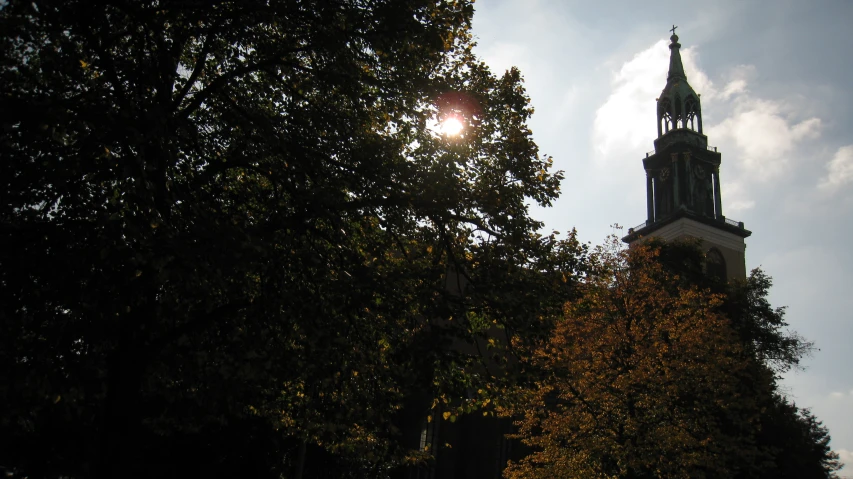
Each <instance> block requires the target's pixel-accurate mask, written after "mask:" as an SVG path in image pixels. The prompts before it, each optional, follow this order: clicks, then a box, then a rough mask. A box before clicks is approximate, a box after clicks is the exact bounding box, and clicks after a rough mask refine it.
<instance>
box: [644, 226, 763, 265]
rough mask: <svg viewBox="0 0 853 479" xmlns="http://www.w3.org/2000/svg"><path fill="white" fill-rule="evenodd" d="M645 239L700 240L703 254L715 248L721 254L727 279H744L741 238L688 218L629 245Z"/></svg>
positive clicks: (744, 252)
mask: <svg viewBox="0 0 853 479" xmlns="http://www.w3.org/2000/svg"><path fill="white" fill-rule="evenodd" d="M646 238H660V239H662V240H665V241H673V240H677V239H684V238H698V239H700V240H702V250H703V251H704V252H706V253H707V252H708V251H710V250H711V249H712V248H716V249H717V250H718V251H719V252H720V253H721V254H722V257H723V259H724V260H725V269H726V277H727V279H730V280H731V279H746V242H744V239H743V237H741V236H738V235H736V234H733V233H730V232H728V231H724V230H722V229H719V228H716V227H714V226H710V225H708V224H705V223H701V222H699V221H696V220H692V219H690V218H679V219H677V220H675V221H673V222H671V223H669V224H667V225H665V226H662V227H660V228H657V229H655V230H653V231H651V232H650V233H649V234H648V235H647V236H642V237H638V238H636V239H634V240H633V241H631V242H630V244H632V245H633V244H637V243H641V242H642V241H643V240H644V239H646Z"/></svg>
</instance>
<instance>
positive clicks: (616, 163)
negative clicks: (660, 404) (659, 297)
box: [473, 0, 853, 478]
mask: <svg viewBox="0 0 853 479" xmlns="http://www.w3.org/2000/svg"><path fill="white" fill-rule="evenodd" d="M475 7H476V14H475V15H474V26H473V33H474V35H475V38H476V40H477V42H478V47H477V49H476V52H477V53H478V55H479V56H480V58H481V59H482V60H483V61H485V62H486V64H488V65H489V66H490V67H491V68H492V70H493V71H494V72H495V73H498V74H501V73H503V72H504V71H505V70H506V69H508V68H510V67H513V66H515V67H518V68H519V69H520V70H521V73H522V74H523V76H524V78H525V86H526V88H527V92H528V95H529V96H530V98H531V103H532V106H533V107H534V109H535V113H534V115H533V117H532V119H531V120H530V122H529V125H530V127H531V129H532V131H533V138H534V139H535V140H536V143H537V144H538V145H539V148H540V153H542V154H547V155H550V156H552V157H553V158H554V163H555V168H556V169H558V170H563V171H564V172H565V175H566V178H565V180H564V181H563V183H562V186H561V191H562V195H561V197H560V199H559V200H558V201H557V202H556V203H555V204H554V205H553V207H552V208H549V209H539V208H535V209H534V211H533V214H534V217H536V218H538V219H540V220H542V221H544V222H545V229H546V231H551V230H558V231H562V232H566V231H569V230H571V229H572V228H577V229H578V232H579V234H580V237H581V239H583V240H584V241H588V242H591V243H592V244H600V243H602V242H603V241H604V239H605V237H606V236H607V235H609V234H612V233H617V234H620V235H623V234H624V233H625V232H626V230H627V228H628V227H631V226H635V225H638V224H640V223H642V222H643V221H645V218H646V210H645V208H646V202H645V198H646V197H645V173H644V172H643V165H642V158H643V157H644V156H645V153H646V152H648V151H652V150H653V149H654V145H653V143H652V142H653V141H654V139H655V137H656V136H657V126H656V115H655V98H657V97H658V96H659V94H660V92H661V90H662V89H663V87H664V85H665V83H666V73H667V69H668V65H669V49H668V47H667V45H668V44H669V36H670V35H671V33H670V32H669V30H670V28H672V25H673V24H674V25H677V26H678V29H677V31H676V32H677V34H678V36H679V43H681V45H682V48H681V54H682V58H683V61H684V67H685V71H686V73H687V79H688V81H689V83H690V85H691V86H692V87H693V89H694V90H695V91H696V92H697V93H699V94H700V95H701V101H702V112H703V116H702V118H703V124H704V133H705V134H706V135H707V136H708V144H709V145H711V146H716V147H718V150H719V151H720V152H721V153H722V166H721V169H720V179H721V183H722V194H721V197H722V202H723V213H724V214H725V215H726V217H728V218H731V219H735V220H738V221H743V222H744V223H745V227H746V228H747V229H748V230H751V231H752V232H753V234H752V236H751V237H749V238H747V239H746V244H747V249H746V263H747V265H746V266H747V269H748V270H751V269H753V268H756V267H761V268H762V269H763V270H764V271H765V272H766V273H768V274H769V275H770V276H772V277H773V279H774V286H773V288H772V291H771V295H770V300H771V302H772V304H773V305H774V306H786V307H787V314H786V320H787V322H788V323H789V327H790V328H791V329H792V330H795V331H796V332H797V333H799V334H800V335H801V336H803V337H805V338H806V339H808V340H810V341H813V342H814V343H815V346H816V347H817V348H818V349H819V350H817V351H815V353H814V354H813V355H812V356H811V357H809V358H806V359H805V361H804V364H803V365H804V369H803V370H800V371H796V372H793V373H789V374H787V375H786V377H785V378H784V380H783V381H782V385H781V386H782V389H783V391H784V392H785V393H786V394H787V395H788V397H789V398H791V399H792V400H794V401H795V402H796V404H797V405H798V406H799V407H805V408H809V409H811V411H812V412H813V413H814V414H815V415H816V416H817V417H818V419H820V420H821V421H823V423H824V425H826V426H827V427H828V428H829V432H830V435H831V436H832V442H831V443H830V446H831V447H832V449H833V450H835V451H836V452H837V453H838V454H839V455H840V456H841V459H842V461H843V462H845V463H846V464H849V465H848V466H847V467H845V468H844V469H843V470H842V471H841V473H840V475H841V476H842V477H849V478H853V345H851V340H853V321H851V316H853V288H851V284H853V281H851V280H853V278H851V272H853V253H851V251H853V248H851V244H850V243H851V240H853V221H851V220H853V96H851V93H853V92H851V86H853V80H851V79H853V28H851V27H850V25H851V24H853V1H848V0H837V1H836V0H812V1H805V0H798V1H793V0H774V1H758V0H750V1H744V0H715V1H714V2H708V1H705V2H696V1H689V0H681V1H678V2H664V1H660V2H636V1H624V2H617V1H589V0H583V1H573V0H480V1H478V2H477V3H476V4H475ZM613 224H619V225H621V226H623V227H625V229H623V230H621V231H619V230H615V229H614V228H613V227H612V225H613Z"/></svg>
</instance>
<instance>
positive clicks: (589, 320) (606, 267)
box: [502, 240, 839, 478]
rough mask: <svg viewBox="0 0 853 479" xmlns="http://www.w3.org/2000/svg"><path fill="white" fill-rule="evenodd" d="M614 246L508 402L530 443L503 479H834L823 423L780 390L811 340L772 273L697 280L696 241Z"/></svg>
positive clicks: (595, 262)
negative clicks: (791, 327) (796, 328)
mask: <svg viewBox="0 0 853 479" xmlns="http://www.w3.org/2000/svg"><path fill="white" fill-rule="evenodd" d="M613 241H614V242H611V243H610V244H609V246H608V247H602V248H598V249H597V250H596V252H595V254H593V255H592V256H591V261H590V266H589V270H588V271H587V274H586V277H585V279H584V280H583V282H582V284H581V285H580V291H579V297H578V298H577V299H575V300H573V301H570V302H569V303H567V304H566V308H565V315H564V318H563V319H562V320H561V321H559V322H558V323H557V324H556V326H555V328H554V329H553V331H552V334H551V336H550V338H549V339H548V340H547V341H544V342H542V343H540V344H539V345H538V346H537V347H535V348H534V349H533V352H532V354H531V356H530V357H529V359H528V360H527V361H526V364H527V366H528V368H529V373H530V376H531V377H533V378H535V379H536V380H535V381H533V382H531V383H530V384H524V385H521V386H520V387H517V388H516V391H515V396H514V398H513V399H514V402H513V401H508V402H506V403H505V404H504V406H503V410H502V412H503V413H504V414H505V415H510V416H513V415H514V416H515V417H516V418H517V424H518V426H519V433H518V435H517V436H518V437H519V438H521V439H522V441H523V442H525V443H526V444H527V445H529V446H531V447H532V448H533V452H532V454H530V455H529V456H528V457H526V458H524V459H523V460H521V461H519V462H517V463H514V464H511V466H510V468H509V469H508V472H507V476H508V477H511V478H536V477H620V478H642V477H655V478H662V477H673V478H675V477H685V478H686V477H691V478H693V477H708V478H710V477H737V478H770V477H809V478H812V477H813V478H832V477H835V475H834V471H836V470H837V469H838V467H839V465H838V458H837V455H835V454H834V453H833V452H832V451H831V450H830V449H829V433H828V431H827V430H826V428H824V427H823V426H822V425H821V424H820V422H819V421H817V420H816V419H815V418H814V416H812V415H811V413H810V412H809V411H808V410H800V409H798V408H797V407H796V406H794V405H793V404H790V403H789V402H788V401H787V400H786V399H785V398H784V397H783V396H781V395H780V394H779V392H778V387H777V384H776V381H777V379H778V374H779V372H780V371H786V370H788V369H790V368H793V367H797V366H798V364H799V362H800V359H801V358H802V356H803V355H805V354H808V353H809V352H810V351H811V349H812V345H811V343H808V342H806V341H804V340H803V339H802V338H800V337H799V336H798V335H797V334H796V333H794V332H791V331H787V330H785V329H784V327H785V326H787V324H786V323H785V322H784V308H776V309H774V308H772V307H771V306H770V303H769V302H768V301H767V294H768V292H769V287H770V285H771V280H770V278H769V277H767V276H766V275H765V274H764V273H763V272H762V271H761V270H754V271H753V272H752V274H751V275H750V277H749V278H748V279H747V280H746V281H734V282H730V283H724V282H721V281H719V279H718V278H715V277H714V276H712V275H706V274H705V273H704V270H705V268H704V264H703V261H704V255H703V254H702V252H701V250H700V249H699V248H698V243H697V242H696V241H679V242H672V243H665V242H661V241H655V240H649V241H646V242H645V243H644V244H642V245H635V246H633V247H632V248H631V249H630V250H620V249H619V246H618V244H616V243H615V240H613Z"/></svg>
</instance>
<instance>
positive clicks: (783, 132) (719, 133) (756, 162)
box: [707, 87, 821, 181]
mask: <svg viewBox="0 0 853 479" xmlns="http://www.w3.org/2000/svg"><path fill="white" fill-rule="evenodd" d="M744 90H745V87H744ZM734 103H735V106H734V109H733V111H731V112H730V113H729V115H728V116H727V118H725V119H724V120H723V121H721V122H720V123H718V124H717V125H714V126H712V127H710V128H708V129H707V133H708V136H711V137H713V138H714V141H716V142H718V143H720V142H722V143H730V144H732V146H734V147H735V152H734V153H735V157H736V158H737V164H738V165H739V168H740V169H741V170H742V173H744V174H746V175H747V176H748V177H749V178H750V179H753V180H757V181H767V180H771V179H775V178H778V177H779V176H781V175H782V174H783V173H784V172H785V171H787V170H788V169H789V166H790V165H789V163H790V161H791V157H792V156H793V155H792V153H793V152H794V150H795V148H796V147H797V145H798V144H799V143H800V142H802V141H803V140H806V139H814V138H817V137H818V136H820V128H821V121H820V119H819V118H809V119H806V120H803V121H800V122H797V123H794V122H793V121H792V120H790V119H789V118H788V116H787V115H786V112H785V111H784V105H783V103H782V102H780V101H774V100H763V99H748V98H740V97H739V98H737V99H736V100H735V101H734Z"/></svg>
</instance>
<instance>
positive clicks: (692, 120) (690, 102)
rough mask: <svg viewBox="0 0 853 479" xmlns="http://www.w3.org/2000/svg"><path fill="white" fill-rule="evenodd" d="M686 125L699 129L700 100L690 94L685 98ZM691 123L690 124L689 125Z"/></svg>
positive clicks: (686, 126)
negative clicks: (697, 122)
mask: <svg viewBox="0 0 853 479" xmlns="http://www.w3.org/2000/svg"><path fill="white" fill-rule="evenodd" d="M684 113H685V115H684V127H685V128H690V129H691V130H693V131H697V126H698V125H697V124H696V120H697V115H698V114H699V102H698V101H697V100H696V98H695V97H694V96H692V95H691V96H688V97H687V99H686V100H684ZM688 124H689V125H688Z"/></svg>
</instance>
